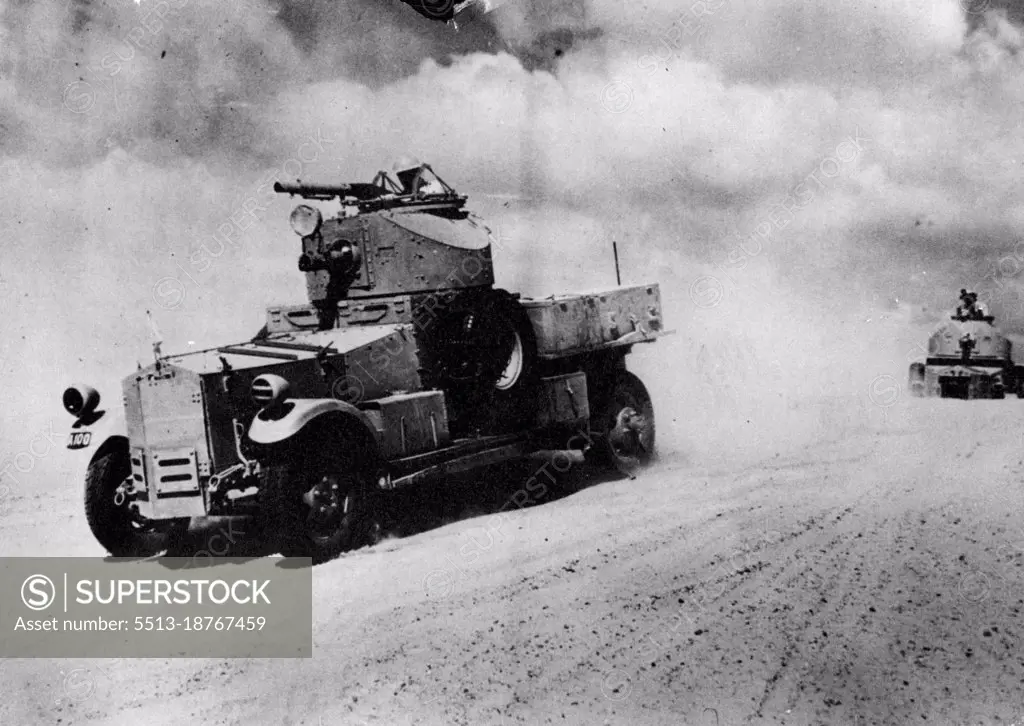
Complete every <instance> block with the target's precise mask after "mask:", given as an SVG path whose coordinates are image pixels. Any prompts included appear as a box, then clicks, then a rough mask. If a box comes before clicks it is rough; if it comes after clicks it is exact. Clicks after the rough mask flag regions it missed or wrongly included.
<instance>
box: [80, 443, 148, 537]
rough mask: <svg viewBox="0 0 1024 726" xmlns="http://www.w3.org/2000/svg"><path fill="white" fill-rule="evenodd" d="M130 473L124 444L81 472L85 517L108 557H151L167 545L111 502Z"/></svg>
mask: <svg viewBox="0 0 1024 726" xmlns="http://www.w3.org/2000/svg"><path fill="white" fill-rule="evenodd" d="M131 473H132V469H131V463H130V461H129V458H128V447H127V446H115V447H114V448H112V449H111V450H110V451H108V452H107V453H106V454H104V455H103V456H100V457H98V458H96V459H93V461H92V462H91V463H90V464H89V468H88V470H87V471H86V474H85V519H86V521H87V522H88V523H89V529H90V530H92V535H93V537H95V538H96V541H97V542H99V543H100V545H102V546H103V548H104V549H105V550H106V551H107V552H109V553H110V554H111V555H112V556H114V557H152V556H153V555H156V554H158V553H160V552H162V551H163V550H165V549H166V548H167V536H166V535H165V534H161V533H159V532H154V531H144V530H139V529H137V528H135V527H134V526H133V525H132V519H131V513H130V511H129V509H128V507H127V506H124V505H123V506H120V507H118V506H116V505H115V504H114V492H115V491H117V487H118V486H120V485H121V482H123V481H124V480H125V479H127V478H128V477H129V476H131Z"/></svg>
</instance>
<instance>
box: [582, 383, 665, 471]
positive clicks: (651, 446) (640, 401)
mask: <svg viewBox="0 0 1024 726" xmlns="http://www.w3.org/2000/svg"><path fill="white" fill-rule="evenodd" d="M626 406H630V407H632V408H633V409H634V410H636V411H637V412H638V413H639V414H640V415H642V416H644V417H645V418H646V419H647V422H648V426H649V439H648V445H647V446H646V447H645V448H646V450H645V451H643V452H642V453H640V454H639V455H637V456H635V457H625V456H623V455H622V454H621V453H620V452H617V451H616V450H615V447H614V446H612V443H611V441H610V440H609V438H608V433H609V431H610V430H611V428H612V427H613V426H614V423H615V421H616V419H617V416H618V414H619V412H620V411H621V410H622V409H623V408H625V407H626ZM595 410H596V416H595V415H592V416H591V430H592V432H593V434H594V435H593V439H594V446H593V448H592V449H591V450H590V451H589V452H588V455H589V458H590V460H591V461H592V463H594V464H597V465H599V466H601V467H603V468H608V469H612V470H617V471H619V472H620V473H622V474H625V475H627V476H633V475H634V474H635V473H636V472H637V471H638V470H639V469H642V468H645V467H647V466H649V465H650V464H651V463H652V462H653V460H654V458H655V438H656V437H655V419H654V405H653V403H652V402H651V396H650V394H649V393H648V392H647V388H646V387H645V386H644V384H643V383H642V382H641V381H640V379H639V378H637V377H636V376H635V375H633V374H632V373H630V372H629V371H619V372H617V373H616V374H615V375H614V378H613V379H612V381H611V383H610V384H609V385H608V387H607V388H606V390H605V392H604V395H603V396H601V397H600V398H599V400H598V401H597V402H596V406H595Z"/></svg>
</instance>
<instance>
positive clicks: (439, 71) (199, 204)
mask: <svg viewBox="0 0 1024 726" xmlns="http://www.w3.org/2000/svg"><path fill="white" fill-rule="evenodd" d="M993 5H994V3H993ZM1021 37H1022V36H1021V30H1020V28H1019V27H1018V26H1017V25H1016V24H1015V22H1014V21H1013V20H1012V19H1011V18H1010V17H1009V16H1008V15H1007V14H1006V13H1005V12H1002V11H999V10H998V9H996V8H994V7H993V8H989V9H988V10H987V12H986V13H984V14H978V15H977V17H975V16H972V15H971V14H970V13H967V12H965V8H964V7H962V6H961V4H960V3H958V2H956V1H955V0H943V1H942V2H933V1H932V0H902V1H901V2H895V3H887V4H878V3H849V4H846V5H842V6H841V7H840V6H837V5H835V4H834V3H831V4H826V3H825V2H824V0H820V1H816V2H811V3H808V2H806V0H804V1H803V2H800V3H796V2H793V1H792V0H772V2H767V3H765V2H757V3H755V2H752V1H751V0H703V1H702V2H695V3H692V4H691V5H690V6H689V7H686V6H683V7H681V6H680V5H679V4H678V3H675V2H668V1H667V0H665V1H664V2H651V3H644V4H642V5H641V6H639V7H638V6H636V4H630V3H620V2H611V0H587V1H586V2H580V1H579V0H576V1H575V2H570V1H568V0H567V1H566V2H555V3H539V2H535V1H534V0H529V1H528V0H519V1H518V2H515V1H510V2H507V3H506V4H505V5H503V6H502V7H501V8H500V9H499V10H497V11H495V12H493V13H490V14H488V15H487V16H485V17H482V18H480V19H477V20H474V21H473V22H472V23H470V24H468V25H465V26H464V27H463V29H462V30H460V31H459V33H458V34H454V33H453V31H451V30H450V29H448V28H446V27H445V26H444V25H443V24H441V23H431V22H430V21H427V20H425V19H423V18H422V17H420V16H418V15H417V14H416V13H414V12H412V11H411V10H410V9H409V8H408V7H406V6H405V5H403V4H402V3H399V2H397V1H396V2H391V3H388V2H380V1H373V2H371V0H361V1H360V2H356V3H348V4H345V5H344V6H342V5H339V4H337V3H333V2H325V1H324V2H308V3H299V2H268V1H266V0H249V1H248V2H247V3H242V4H239V3H228V4H211V3H209V2H206V1H205V0H173V1H172V0H166V2H165V1H164V0H142V2H141V3H140V4H139V5H135V4H134V3H122V4H112V3H106V4H104V3H98V4H97V3H85V2H77V1H76V2H71V3H70V4H61V3H57V2H46V1H45V0H44V2H40V3H33V4H30V5H25V4H17V3H11V2H6V3H3V4H0V40H2V42H0V79H2V80H0V98H2V99H3V101H4V103H3V104H0V109H3V110H0V128H2V129H3V130H4V133H3V134H2V136H0V170H2V171H3V174H2V175H0V186H2V187H3V194H2V195H0V218H2V219H3V221H4V225H5V228H6V229H8V230H11V231H12V232H11V234H12V235H13V238H14V239H16V240H17V241H18V243H17V244H10V245H9V249H10V252H9V253H6V252H5V262H7V265H6V271H5V272H4V273H3V278H2V280H0V294H3V295H4V296H5V297H6V299H7V300H9V301H11V302H12V306H10V309H9V312H8V317H7V320H6V328H7V330H8V335H6V336H5V338H6V341H7V343H6V346H7V347H6V348H5V349H4V350H3V351H2V352H0V355H2V357H3V366H4V372H5V378H8V380H10V381H12V382H13V385H12V386H11V388H12V389H16V390H17V392H18V396H17V400H16V401H15V402H14V403H13V405H12V408H11V418H9V421H13V420H15V419H17V418H19V416H18V415H17V414H16V412H19V411H20V412H21V414H22V417H32V416H36V417H38V416H41V415H49V414H51V413H52V412H54V411H57V414H56V415H62V414H60V412H59V409H58V408H57V406H59V404H58V403H57V397H58V394H59V391H60V389H61V388H62V387H63V386H64V385H65V384H66V383H67V382H69V380H68V379H69V378H74V379H77V378H80V377H84V378H86V379H87V380H93V379H96V380H99V379H102V380H104V381H106V382H113V383H115V384H116V381H117V380H118V379H119V378H120V376H121V375H123V374H124V373H127V372H128V371H129V370H130V369H131V367H132V365H133V363H134V361H135V360H136V359H138V358H141V359H142V360H143V362H144V363H145V361H146V357H145V356H146V346H147V333H146V327H145V319H144V311H145V310H146V309H152V310H153V311H154V315H155V317H156V318H157V321H158V323H159V326H160V328H161V330H162V331H163V332H164V334H165V336H166V337H167V340H166V341H165V344H164V349H165V350H171V349H175V350H180V349H183V348H185V347H186V346H188V344H189V342H190V341H192V342H194V343H195V344H196V346H197V347H199V346H201V345H203V344H217V343H223V342H227V341H230V340H239V339H243V338H245V337H248V336H250V335H252V334H253V333H254V332H255V331H256V330H257V329H258V328H259V327H260V325H261V324H262V322H263V321H262V316H263V311H264V309H265V306H266V305H268V304H271V303H276V302H301V301H302V300H303V299H304V294H305V293H304V288H303V280H302V278H301V275H300V273H299V272H298V271H297V269H296V268H295V262H294V260H295V257H296V255H297V247H296V241H295V238H294V237H293V236H292V234H291V232H290V230H289V229H288V226H287V215H288V211H289V210H290V208H291V206H293V204H294V202H293V201H290V200H288V199H286V198H285V199H281V198H275V195H273V194H269V193H268V192H267V189H268V185H269V184H271V183H272V181H273V179H274V178H281V179H290V178H294V177H296V176H300V177H302V178H303V179H304V180H306V181H329V180H342V181H348V180H368V179H369V178H370V177H371V176H372V174H373V173H374V172H375V171H376V170H377V169H378V168H382V167H389V166H390V161H391V159H392V158H393V157H395V156H396V155H398V154H401V153H413V154H415V155H417V156H419V157H420V158H421V159H423V160H424V161H428V162H430V163H431V164H432V165H433V166H434V167H435V168H436V169H437V170H438V171H439V173H440V174H441V176H442V177H443V178H444V179H445V180H446V181H449V182H450V183H452V184H454V185H455V186H456V187H457V188H458V189H460V191H464V192H467V193H469V194H470V200H471V205H472V206H474V207H475V208H476V209H478V210H479V211H481V213H482V214H483V216H485V218H486V219H487V221H488V222H489V223H490V224H491V225H492V226H493V227H495V228H497V229H499V230H500V231H501V233H502V235H503V239H504V240H505V241H506V244H505V245H504V249H502V250H501V251H499V253H498V254H497V255H496V257H497V261H496V263H497V265H498V274H499V281H500V282H501V283H502V284H504V285H506V286H507V287H509V288H510V289H516V290H523V291H524V292H527V293H531V292H532V293H544V294H550V293H551V292H556V291H559V292H560V291H564V290H567V289H577V288H586V289H589V288H593V287H596V286H601V285H605V284H608V285H610V284H613V283H614V276H613V274H612V268H611V256H610V243H611V241H612V240H613V239H614V240H617V241H618V242H619V244H620V246H621V253H622V256H623V267H624V271H625V272H626V275H625V280H624V282H646V281H648V280H652V279H654V280H658V281H659V282H661V285H662V292H663V296H664V299H665V304H666V307H667V311H668V314H669V320H668V323H669V325H670V327H672V328H675V329H676V330H677V331H678V332H677V335H676V336H675V337H674V338H670V339H666V340H664V341H662V342H661V343H659V344H657V345H655V346H651V347H650V348H644V349H643V350H640V349H638V350H637V365H638V366H639V367H640V368H641V369H643V372H644V374H645V376H646V377H648V379H649V381H650V383H651V387H652V389H654V390H655V392H656V394H657V396H658V400H659V401H664V402H665V403H664V404H663V411H664V413H663V414H662V415H661V416H660V419H661V422H662V424H661V426H662V432H668V433H667V434H664V433H663V438H662V440H663V442H666V444H667V445H669V446H677V445H678V446H679V447H681V448H684V449H686V450H687V451H688V452H698V453H699V452H701V451H703V452H710V451H713V450H715V449H716V448H721V447H722V446H725V445H726V444H732V445H734V446H735V445H736V442H737V441H746V442H750V443H749V444H748V445H749V447H750V448H751V449H752V450H755V451H757V452H759V453H764V452H766V451H770V450H771V449H772V447H776V446H783V445H789V444H791V443H800V442H805V441H809V440H812V439H813V438H814V437H815V436H817V435H818V434H817V433H816V432H818V431H820V430H823V427H824V429H825V430H830V431H833V432H835V431H842V430H844V428H843V427H855V426H857V425H861V424H862V423H863V422H864V421H867V420H870V419H871V417H872V416H873V415H875V414H876V413H877V412H878V411H879V410H880V409H881V408H884V406H881V405H879V403H878V402H879V400H881V399H882V398H884V396H881V395H880V394H878V393H877V391H876V392H875V394H872V392H871V391H872V389H871V386H872V385H875V386H876V389H877V385H876V384H875V382H876V381H877V380H878V379H879V377H881V376H890V375H891V376H893V380H896V381H899V382H903V381H904V380H905V374H906V363H907V362H909V361H908V360H906V359H907V357H908V351H912V350H913V349H914V341H915V340H917V339H921V340H922V341H923V339H924V338H923V337H922V336H926V335H927V330H928V326H929V325H930V324H931V323H932V322H934V320H935V319H936V317H935V315H936V313H935V312H934V311H936V310H943V309H945V308H947V307H949V305H950V303H951V301H955V294H956V291H957V290H959V288H960V287H963V286H974V287H979V288H982V289H983V291H984V292H985V293H986V294H987V295H988V297H989V299H990V303H991V307H992V308H993V311H994V312H995V314H996V315H997V316H999V320H1000V321H1001V322H1003V323H1004V324H1005V325H1007V326H1009V327H1010V328H1020V329H1024V315H1022V308H1021V305H1020V300H1019V294H1020V290H1021V285H1020V283H1019V275H1018V272H1019V270H1020V269H1021V268H1022V267H1024V247H1021V248H1018V247H1017V245H1016V243H1017V240H1018V239H1019V238H1020V231H1021V227H1022V224H1024V207H1022V206H1021V202H1020V201H1019V200H1020V199H1021V198H1022V195H1021V191H1022V189H1021V187H1022V184H1021V173H1020V163H1019V162H1020V159H1022V158H1024V148H1022V145H1024V140H1022V138H1021V136H1020V134H1019V133H1018V126H1017V124H1018V115H1019V111H1018V109H1019V108H1020V101H1021V95H1022V91H1021V89H1022V88H1024V85H1022V84H1021V83H1020V81H1021V77H1022V73H1021V61H1020V58H1021V56H1020V53H1019V50H1020V48H1021V45H1022V41H1021ZM225 230H228V231H229V232H225ZM225 235H227V236H225ZM1018 249H1019V251H1020V252H1021V254H1020V257H1018V256H1017V254H1016V252H1017V251H1018ZM986 286H987V287H986ZM40 291H47V294H46V295H42V294H41V292H40ZM43 298H46V299H43ZM14 301H17V302H18V305H17V307H14V306H13V302H14ZM930 311H931V312H930ZM38 355H41V356H42V358H41V359H42V360H48V361H52V362H53V363H52V365H51V364H49V363H46V364H41V363H40V362H39V360H40V359H39V358H37V357H36V356H38ZM666 360H667V361H671V365H666V364H665V361H666ZM126 366H127V368H126ZM114 390H115V391H116V390H117V389H116V388H115V389H114ZM843 397H845V399H844V400H846V403H847V404H849V405H850V406H853V408H852V409H851V408H850V407H849V406H847V408H846V409H845V410H847V411H849V410H853V411H861V412H862V414H863V415H859V414H858V416H859V418H857V417H856V416H854V415H853V414H850V415H846V418H843V415H839V414H833V413H823V411H829V410H831V409H828V408H827V407H826V408H822V406H818V407H817V408H814V407H811V406H810V405H809V404H807V403H806V401H810V400H818V401H821V400H838V399H843ZM844 405H845V404H844ZM823 416H824V417H825V418H823ZM780 421H782V422H785V423H786V425H779V422H780ZM18 428H20V425H19V426H12V424H10V423H7V424H5V429H4V431H3V432H2V433H3V435H4V438H5V440H7V439H16V437H17V429H18ZM749 431H754V432H755V433H754V434H750V435H749V436H748V435H747V432H749ZM666 437H667V438H666ZM744 437H745V438H744Z"/></svg>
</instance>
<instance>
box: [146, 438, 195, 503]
mask: <svg viewBox="0 0 1024 726" xmlns="http://www.w3.org/2000/svg"><path fill="white" fill-rule="evenodd" d="M152 461H153V468H152V472H153V479H152V481H153V484H154V486H153V489H155V490H156V491H155V494H156V497H157V498H158V499H164V498H168V497H181V496H195V495H198V494H199V470H198V467H196V454H195V451H193V450H191V449H189V450H179V451H154V452H153V454H152Z"/></svg>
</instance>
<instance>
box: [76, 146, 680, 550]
mask: <svg viewBox="0 0 1024 726" xmlns="http://www.w3.org/2000/svg"><path fill="white" fill-rule="evenodd" d="M428 173H432V170H431V169H430V168H429V166H427V165H421V166H416V167H413V168H405V167H402V170H400V171H398V174H399V181H400V182H401V184H397V183H395V182H394V180H392V179H390V177H388V176H387V175H386V174H385V173H383V172H381V174H379V175H378V177H377V178H376V179H375V181H374V182H373V183H371V184H359V183H356V184H341V185H298V184H296V185H282V184H276V185H275V190H276V191H279V192H282V193H288V194H299V195H302V196H304V197H306V198H308V199H316V200H327V199H333V198H338V199H341V200H342V212H341V213H340V214H337V215H336V216H333V217H331V218H330V219H324V218H323V215H322V213H321V212H320V211H319V210H316V209H314V208H312V207H309V206H308V205H299V206H297V207H296V208H295V209H294V210H293V212H292V215H291V217H290V222H291V226H292V229H293V231H294V232H295V233H296V234H297V235H298V236H299V237H300V238H301V240H302V243H301V254H300V255H299V259H298V268H299V270H300V271H302V272H304V273H305V275H306V287H307V297H308V303H307V304H305V305H289V306H276V307H272V308H270V309H268V311H267V318H266V324H265V325H264V327H263V329H262V330H261V331H259V333H257V334H256V336H254V337H253V338H252V339H251V340H248V341H245V342H242V343H238V344H236V345H227V346H222V347H219V348H215V349H210V350H206V351H195V352H191V353H185V354H180V355H170V356H167V355H162V354H161V353H160V350H159V345H155V346H154V353H155V362H154V364H153V365H151V366H149V367H148V368H145V369H140V370H139V371H138V372H136V373H133V374H132V375H130V376H127V377H126V378H124V379H123V381H122V392H123V402H124V433H123V434H118V433H114V434H112V435H108V436H107V437H106V438H105V439H104V440H103V442H102V444H100V445H99V446H98V448H96V449H94V451H95V453H92V452H89V453H90V459H89V462H88V467H87V469H86V471H85V476H84V478H85V484H86V486H85V491H86V497H85V498H86V501H85V510H86V518H87V520H88V522H89V526H90V528H91V529H92V531H93V534H94V535H95V536H96V538H97V540H98V541H99V542H100V543H101V544H102V545H103V546H104V547H105V548H106V549H107V551H109V552H111V553H112V554H115V555H116V556H135V555H139V554H152V553H154V552H156V551H159V549H160V547H161V546H163V545H164V544H166V543H168V542H171V541H173V540H174V538H175V537H176V535H175V532H177V531H179V530H180V528H181V527H182V526H183V525H184V524H185V523H186V520H191V519H193V518H201V517H204V516H244V517H255V518H257V520H258V521H259V523H260V524H258V526H257V530H258V531H260V532H261V533H262V535H263V536H267V537H268V538H269V539H270V540H272V543H273V544H274V546H276V547H277V551H279V552H281V553H282V554H285V555H286V556H299V557H311V558H312V559H313V560H314V561H316V562H320V561H324V560H326V559H330V558H331V557H334V556H336V555H337V554H339V553H340V552H342V551H345V550H347V549H351V548H353V547H355V546H358V545H359V544H360V543H362V542H365V541H366V539H367V537H368V536H369V529H367V528H371V527H372V524H373V518H374V517H375V516H376V513H377V512H379V511H380V508H379V504H380V502H381V501H382V498H383V497H386V496H387V495H385V494H383V492H387V491H390V490H393V489H397V488H402V487H407V486H414V485H419V484H426V483H427V482H429V481H435V480H437V479H438V478H444V477H447V476H451V475H457V474H462V473H466V472H471V471H475V470H478V469H480V468H481V467H484V466H489V465H491V464H496V463H499V462H502V461H509V460H511V459H516V458H522V457H528V458H535V459H536V458H538V457H539V458H540V459H542V460H543V459H544V457H551V456H554V455H556V454H558V455H560V456H561V458H560V462H562V464H563V465H562V466H561V468H559V467H557V466H556V469H557V471H559V472H564V471H565V468H564V463H566V462H569V463H572V462H575V463H579V462H582V461H583V460H584V458H585V457H586V458H589V459H590V460H591V461H594V462H595V463H599V464H601V465H603V466H609V467H612V468H615V469H617V470H619V471H623V472H627V473H629V472H632V471H633V470H634V469H636V468H639V467H641V466H644V465H646V464H648V463H650V462H651V461H652V460H653V456H654V412H653V406H652V404H651V400H650V396H649V394H648V392H647V390H646V388H645V387H644V385H643V383H642V382H641V381H640V380H639V379H638V378H637V377H636V376H634V375H633V374H632V373H630V372H629V371H628V370H627V369H626V363H625V358H626V356H627V354H628V353H629V352H630V350H631V349H632V346H633V345H636V344H638V343H648V342H653V341H654V340H656V339H657V338H659V337H661V336H662V335H665V334H666V333H668V332H669V331H666V330H665V329H664V324H663V317H662V307H661V296H660V290H659V287H658V285H657V284H653V283H651V284H645V285H638V286H633V287H617V288H613V289H607V290H603V291H599V292H595V293H579V294H568V295H559V296H552V297H549V298H544V299H527V298H523V297H522V296H520V295H517V294H513V293H511V292H509V291H507V290H501V289H497V288H495V287H494V285H493V283H494V274H493V265H492V259H491V242H492V238H491V235H490V232H489V230H488V229H487V228H486V227H484V226H483V225H482V224H480V223H479V221H478V220H476V219H475V218H474V217H473V215H471V214H470V213H469V212H468V211H466V210H464V209H463V205H464V203H465V201H466V198H465V197H464V196H461V195H458V194H457V193H455V191H454V190H453V189H451V188H450V187H448V186H447V185H446V184H445V183H444V182H443V181H442V180H440V178H437V177H436V175H434V176H435V179H434V182H436V185H435V184H434V182H428V183H427V184H426V185H425V186H424V185H421V182H422V181H423V179H424V174H428ZM439 188H440V189H443V191H438V189H439ZM424 190H432V191H424ZM99 401H100V396H99V394H98V393H97V392H96V391H94V390H92V389H90V388H89V387H88V386H72V387H71V388H69V389H67V390H66V391H65V393H64V406H65V408H66V409H67V410H68V412H69V413H71V414H72V415H73V416H74V417H75V424H74V426H73V428H72V433H71V434H70V437H71V438H70V439H69V441H70V443H69V448H78V449H85V448H86V447H88V446H89V445H90V442H92V433H93V430H92V429H90V428H89V427H90V426H93V425H95V424H96V423H97V422H99V423H100V424H103V425H104V426H105V427H106V428H104V431H106V430H107V429H108V428H109V425H107V424H104V422H105V421H107V418H104V417H103V416H102V413H101V412H100V411H99V410H98V409H97V406H98V405H101V404H99ZM108 418H109V417H108ZM95 433H97V434H98V433H99V429H95ZM83 453H84V452H83ZM552 483H554V480H552ZM534 484H536V481H535V482H534ZM540 487H541V488H544V487H545V485H540ZM541 496H542V495H541Z"/></svg>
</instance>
